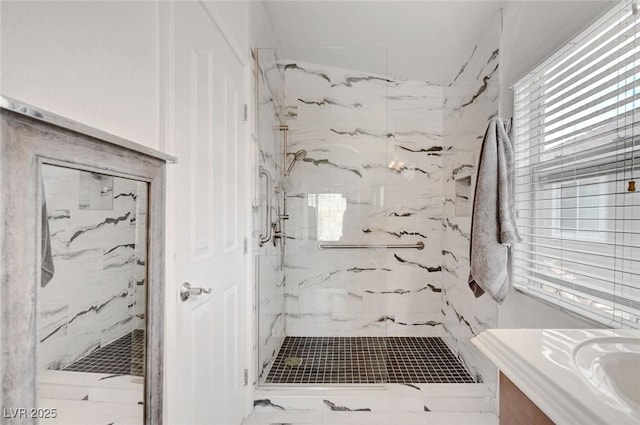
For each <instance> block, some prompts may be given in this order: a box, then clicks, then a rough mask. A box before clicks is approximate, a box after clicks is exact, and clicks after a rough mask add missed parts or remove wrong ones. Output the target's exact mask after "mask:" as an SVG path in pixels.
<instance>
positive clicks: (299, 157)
mask: <svg viewBox="0 0 640 425" xmlns="http://www.w3.org/2000/svg"><path fill="white" fill-rule="evenodd" d="M306 157H307V151H306V150H304V149H300V150H299V151H297V152H296V153H294V154H293V159H292V160H291V162H290V163H289V167H288V168H287V171H285V173H284V175H285V176H288V175H289V174H291V170H293V167H294V166H295V165H296V162H298V161H304V159H305V158H306Z"/></svg>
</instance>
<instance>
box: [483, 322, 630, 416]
mask: <svg viewBox="0 0 640 425" xmlns="http://www.w3.org/2000/svg"><path fill="white" fill-rule="evenodd" d="M611 337H622V338H640V331H638V330H613V329H597V330H582V329H580V330H578V329H568V330H555V329H554V330H550V329H489V330H486V331H484V332H482V333H481V334H480V335H478V336H476V337H475V338H473V339H472V340H471V341H472V342H473V344H474V345H475V346H476V347H478V349H479V350H480V351H481V352H482V353H483V354H484V355H485V356H486V357H487V358H488V359H489V360H490V361H491V362H492V363H493V364H494V365H496V367H497V368H498V369H499V370H500V371H501V372H502V373H503V374H504V375H505V376H506V377H507V378H509V379H510V380H511V381H512V382H513V383H514V384H515V385H516V386H518V387H519V388H520V390H521V391H522V392H523V393H524V394H526V395H527V397H529V399H531V401H533V402H534V403H535V404H536V405H537V406H538V407H539V408H540V409H541V410H542V411H543V412H544V413H545V414H546V415H547V416H548V417H549V418H550V419H551V420H552V421H554V422H555V423H556V424H559V425H561V424H576V425H578V424H579V425H589V424H593V425H603V424H608V425H626V424H640V409H638V408H637V406H631V405H629V404H620V403H618V402H616V400H613V399H610V398H608V397H607V396H603V394H601V393H598V391H597V390H596V389H595V387H594V386H592V385H591V384H590V383H588V382H587V381H586V380H585V377H584V376H583V374H582V373H581V372H580V371H579V369H578V368H577V367H576V366H575V364H574V351H575V350H576V347H578V346H581V344H584V343H585V341H589V340H592V339H594V338H611ZM628 373H630V374H637V376H638V381H637V382H640V370H639V369H635V370H629V371H628Z"/></svg>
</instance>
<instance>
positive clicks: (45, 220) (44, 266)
mask: <svg viewBox="0 0 640 425" xmlns="http://www.w3.org/2000/svg"><path fill="white" fill-rule="evenodd" d="M41 187H42V190H41V193H42V219H41V224H42V237H41V239H42V240H41V243H42V248H41V251H40V252H41V254H40V255H41V256H42V258H41V261H40V269H41V272H40V273H41V278H40V286H41V287H42V288H44V287H45V286H47V284H48V283H49V282H50V281H51V279H53V273H54V272H55V268H54V267H53V252H52V251H51V233H50V232H49V217H48V215H47V201H46V198H45V194H44V182H41Z"/></svg>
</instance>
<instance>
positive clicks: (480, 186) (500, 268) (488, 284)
mask: <svg viewBox="0 0 640 425" xmlns="http://www.w3.org/2000/svg"><path fill="white" fill-rule="evenodd" d="M505 127H509V122H508V121H507V120H504V119H501V118H493V119H491V121H489V126H488V128H487V132H486V133H485V135H484V140H483V142H482V151H481V153H480V164H479V165H478V178H477V180H476V193H475V198H474V202H473V218H472V222H471V271H470V274H469V287H470V288H471V290H472V291H473V293H474V295H475V296H476V297H479V296H481V295H482V294H484V293H485V292H488V293H489V295H491V297H492V298H493V299H494V300H496V301H497V302H498V303H499V304H502V302H503V301H504V297H505V295H506V294H507V290H508V289H509V271H508V267H507V266H508V260H509V248H510V247H511V245H512V244H514V243H516V242H520V241H521V240H522V239H521V238H520V235H519V234H518V230H517V229H516V220H515V210H514V207H513V149H512V147H511V141H510V140H509V135H508V130H507V128H505Z"/></svg>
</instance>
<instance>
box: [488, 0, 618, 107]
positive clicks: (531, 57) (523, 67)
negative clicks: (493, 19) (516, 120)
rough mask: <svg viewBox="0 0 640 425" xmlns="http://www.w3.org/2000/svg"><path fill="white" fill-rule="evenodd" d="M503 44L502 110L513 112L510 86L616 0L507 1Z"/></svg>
mask: <svg viewBox="0 0 640 425" xmlns="http://www.w3.org/2000/svg"><path fill="white" fill-rule="evenodd" d="M505 3H506V4H505V7H504V9H503V18H502V38H501V43H500V44H501V46H500V53H501V54H500V56H501V57H502V60H501V61H500V68H501V69H502V71H501V74H500V83H501V84H500V113H501V115H502V116H505V117H508V116H511V115H512V111H513V91H512V90H511V86H512V85H513V83H515V82H516V81H517V80H518V79H519V78H521V77H522V76H524V74H526V73H527V72H528V71H530V70H531V69H533V68H534V67H535V66H536V65H538V64H539V63H540V62H542V61H543V60H544V59H545V58H547V57H549V56H550V55H551V54H552V53H553V52H555V51H556V50H558V49H559V48H560V47H562V46H563V45H564V44H566V43H567V42H568V41H569V40H571V39H572V38H573V37H574V36H575V35H577V34H578V33H579V32H580V31H581V30H582V29H584V28H585V27H586V26H588V25H589V24H590V23H591V22H593V21H594V20H595V19H596V18H597V17H599V16H600V15H601V14H602V13H604V11H605V10H607V9H608V8H610V7H611V6H613V4H614V3H615V2H613V1H508V2H505Z"/></svg>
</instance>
